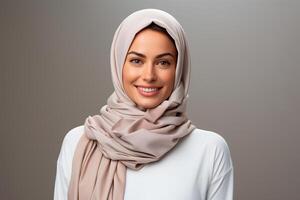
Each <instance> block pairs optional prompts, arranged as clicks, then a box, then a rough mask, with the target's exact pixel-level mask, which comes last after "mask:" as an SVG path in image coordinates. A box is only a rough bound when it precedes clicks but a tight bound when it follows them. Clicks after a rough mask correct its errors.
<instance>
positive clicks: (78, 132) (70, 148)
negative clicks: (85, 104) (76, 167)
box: [58, 125, 84, 163]
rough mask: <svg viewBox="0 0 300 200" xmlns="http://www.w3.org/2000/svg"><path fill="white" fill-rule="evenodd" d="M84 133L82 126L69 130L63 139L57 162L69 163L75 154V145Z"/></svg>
mask: <svg viewBox="0 0 300 200" xmlns="http://www.w3.org/2000/svg"><path fill="white" fill-rule="evenodd" d="M83 133H84V126H83V125H82V126H77V127H75V128H72V129H71V130H69V131H68V132H67V133H66V134H65V136H64V139H63V142H62V146H61V150H60V155H59V158H58V162H62V163H65V162H68V163H69V162H70V160H72V157H73V154H74V152H75V149H76V146H77V143H78V142H79V139H80V137H81V136H82V135H83Z"/></svg>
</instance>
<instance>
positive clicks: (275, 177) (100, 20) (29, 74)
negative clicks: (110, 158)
mask: <svg viewBox="0 0 300 200" xmlns="http://www.w3.org/2000/svg"><path fill="white" fill-rule="evenodd" d="M299 6H300V2H299V1H297V0H295V1H293V0H281V1H280V0H260V1H258V0H256V1H255V0H240V1H238V0H236V1H233V0H231V1H229V0H228V1H226V0H215V1H212V0H197V1H196V0H194V1H192V0H180V1H179V0H177V1H171V0H168V1H167V0H165V1H154V0H143V1H141V0H136V1H100V0H84V1H83V0H82V1H78V0H60V1H59V0H48V1H43V0H27V1H21V0H20V1H15V0H7V1H3V0H1V6H0V20H1V21H0V22H1V23H0V24H1V31H0V56H1V59H0V66H1V72H0V74H1V98H0V99H1V102H0V105H1V111H0V113H1V116H0V117H1V146H0V148H1V162H0V173H1V174H0V175H1V177H0V180H1V187H0V192H1V199H5V200H10V199H28V200H32V199H37V200H38V199H52V198H53V197H52V194H53V186H54V179H55V170H56V159H57V156H58V153H59V150H60V146H61V142H62V139H63V137H64V135H65V134H66V133H67V132H68V131H69V130H70V129H71V128H73V127H76V126H78V125H82V123H83V122H84V120H85V118H86V117H87V116H88V115H93V114H98V112H99V109H100V108H101V106H103V105H104V104H105V103H106V99H107V97H108V96H109V95H110V94H111V92H112V90H113V87H112V84H111V77H110V68H109V51H110V44H111V41H112V37H113V33H114V31H115V30H116V28H117V26H118V25H119V24H120V22H121V21H122V20H123V19H124V18H125V17H126V16H128V15H129V14H130V13H132V12H133V11H135V10H138V9H141V8H149V7H152V8H160V9H163V10H165V11H167V12H170V13H171V14H172V15H174V16H175V17H176V18H177V19H178V21H180V22H181V24H182V26H183V27H184V29H185V30H186V33H187V35H188V39H189V42H190V48H191V54H192V77H191V78H192V79H191V88H190V100H189V106H188V112H189V116H190V118H191V119H192V121H193V122H194V124H196V125H197V126H198V128H201V129H205V130H211V131H215V132H217V133H219V134H221V135H222V136H223V137H224V138H225V139H226V141H227V142H228V144H229V146H230V150H231V154H232V158H233V162H234V167H235V199H239V200H253V199H255V200H282V199H299V197H300V195H299V186H300V176H299V169H300V159H299V158H300V156H299V152H300V148H299V144H298V143H299V142H300V136H299V124H300V120H299V112H300V106H299V102H300V90H299V86H300V69H299V63H300V46H299V45H300V44H299V41H300V40H299V35H300V22H299V21H300V20H299V19H300V12H299V10H300V7H299ZM195 153H196V152H195Z"/></svg>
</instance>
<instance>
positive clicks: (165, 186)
mask: <svg viewBox="0 0 300 200" xmlns="http://www.w3.org/2000/svg"><path fill="white" fill-rule="evenodd" d="M82 134H83V126H79V127H76V128H74V129H72V130H70V131H69V132H68V133H67V134H66V136H65V138H64V141H63V144H62V147H61V151H60V154H59V157H58V160H57V172H56V180H55V189H54V200H67V194H68V186H69V182H70V178H71V171H72V159H73V156H74V151H75V148H76V145H77V143H78V141H79V139H80V137H81V135H82ZM232 198H233V165H232V160H231V156H230V151H229V148H228V146H227V143H226V141H225V140H224V139H223V138H222V137H221V136H220V135H218V134H217V133H214V132H210V131H205V130H201V129H195V130H194V131H193V132H192V133H191V134H189V135H188V136H186V137H185V138H184V139H183V140H181V141H180V143H178V144H177V145H176V146H175V148H174V149H173V150H171V151H170V152H169V153H168V154H167V155H166V156H165V157H163V158H162V159H161V160H159V161H158V162H155V163H151V164H147V165H146V166H144V167H143V168H142V169H141V170H139V171H134V170H131V169H127V172H126V186H125V196H124V200H232Z"/></svg>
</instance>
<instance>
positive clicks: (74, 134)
mask: <svg viewBox="0 0 300 200" xmlns="http://www.w3.org/2000/svg"><path fill="white" fill-rule="evenodd" d="M83 132H84V126H83V125H81V126H77V127H75V128H72V129H71V130H69V131H68V132H67V133H66V135H65V137H64V141H63V143H66V145H71V144H77V142H78V141H79V139H80V137H81V136H82V135H83Z"/></svg>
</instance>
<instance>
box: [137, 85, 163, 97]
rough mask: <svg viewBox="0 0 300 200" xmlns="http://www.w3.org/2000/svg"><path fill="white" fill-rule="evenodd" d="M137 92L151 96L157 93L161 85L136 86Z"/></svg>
mask: <svg viewBox="0 0 300 200" xmlns="http://www.w3.org/2000/svg"><path fill="white" fill-rule="evenodd" d="M136 88H137V90H138V92H139V93H140V94H141V95H142V96H145V97H152V96H155V95H157V94H158V93H159V90H160V89H161V87H148V86H147V87H144V86H136Z"/></svg>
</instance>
